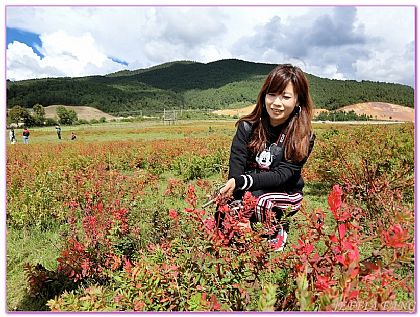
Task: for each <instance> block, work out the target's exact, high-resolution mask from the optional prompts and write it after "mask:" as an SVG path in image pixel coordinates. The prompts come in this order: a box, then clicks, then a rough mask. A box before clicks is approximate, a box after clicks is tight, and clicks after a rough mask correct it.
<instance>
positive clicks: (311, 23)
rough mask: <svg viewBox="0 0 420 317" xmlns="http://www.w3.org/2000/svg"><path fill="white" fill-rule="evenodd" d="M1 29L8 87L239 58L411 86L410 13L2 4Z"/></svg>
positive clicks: (311, 8) (379, 9) (386, 8)
mask: <svg viewBox="0 0 420 317" xmlns="http://www.w3.org/2000/svg"><path fill="white" fill-rule="evenodd" d="M6 25H7V34H6V39H7V48H6V57H7V62H6V68H7V69H6V73H7V78H8V79H11V80H21V79H29V78H41V77H58V76H71V77H73V76H87V75H103V74H108V73H111V72H115V71H118V70H123V69H130V70H133V69H139V68H147V67H151V66H154V65H157V64H161V63H165V62H169V61H175V60H194V61H198V62H203V63H207V62H211V61H215V60H219V59H225V58H238V59H243V60H247V61H253V62H266V63H274V64H279V63H285V62H287V63H292V64H297V65H299V66H301V67H302V68H303V69H304V70H305V71H306V72H308V73H311V74H314V75H317V76H320V77H326V78H334V79H354V80H373V81H383V82H394V83H401V84H407V85H411V86H413V85H414V49H415V45H414V27H415V25H414V7H413V6H400V7H399V6H320V7H316V6H300V7H295V6H274V5H273V6H264V7H263V6H250V7H246V6H229V7H227V6H207V7H194V6H184V7H164V6H161V7H153V6H148V7H142V6H130V7H128V6H125V7H123V6H112V7H104V6H102V7H101V6H91V7H89V6H83V7H82V6H79V7H77V6H74V7H70V6H60V7H57V6H36V7H35V6H32V7H31V6H16V7H15V6H8V7H6Z"/></svg>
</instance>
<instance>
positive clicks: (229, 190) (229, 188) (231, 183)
mask: <svg viewBox="0 0 420 317" xmlns="http://www.w3.org/2000/svg"><path fill="white" fill-rule="evenodd" d="M235 187H236V182H235V179H234V178H231V179H229V180H228V181H227V182H226V184H225V186H223V187H222V188H221V189H220V191H219V193H220V195H223V196H227V197H231V196H233V191H234V190H235Z"/></svg>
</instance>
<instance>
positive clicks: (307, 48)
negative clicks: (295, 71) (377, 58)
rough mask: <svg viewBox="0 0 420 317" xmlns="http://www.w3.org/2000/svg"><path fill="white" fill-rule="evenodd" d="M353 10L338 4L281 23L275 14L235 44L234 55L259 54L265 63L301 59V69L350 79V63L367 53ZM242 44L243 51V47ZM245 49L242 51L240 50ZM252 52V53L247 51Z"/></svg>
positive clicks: (365, 40)
mask: <svg viewBox="0 0 420 317" xmlns="http://www.w3.org/2000/svg"><path fill="white" fill-rule="evenodd" d="M356 13H357V9H356V8H354V7H338V8H334V9H333V10H332V11H331V12H328V13H321V14H320V15H318V14H316V15H312V14H306V15H303V16H297V17H295V18H293V19H290V20H289V21H287V22H283V21H282V19H281V18H280V17H278V16H274V17H272V19H271V20H270V21H269V22H268V23H266V24H264V25H261V26H259V27H258V28H257V29H256V32H255V34H254V35H253V36H250V37H244V38H242V39H240V40H239V41H238V43H237V44H236V46H235V52H236V53H237V54H243V56H244V57H245V58H246V57H247V56H249V57H251V58H256V57H257V56H263V57H264V58H265V60H266V61H267V62H273V63H282V62H290V61H294V60H300V61H304V64H305V70H306V71H307V72H311V71H312V72H314V74H316V75H318V76H322V77H329V78H340V79H346V78H352V77H354V76H355V70H354V68H353V63H354V62H356V60H357V59H358V58H365V57H367V56H369V51H368V49H367V48H366V47H365V43H366V42H367V41H368V40H369V38H368V36H367V35H366V34H365V32H364V27H363V25H359V24H356ZM244 47H246V48H247V49H246V50H243V48H244ZM244 51H246V53H241V52H244ZM250 52H252V53H250Z"/></svg>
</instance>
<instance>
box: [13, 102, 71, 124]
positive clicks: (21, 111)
mask: <svg viewBox="0 0 420 317" xmlns="http://www.w3.org/2000/svg"><path fill="white" fill-rule="evenodd" d="M56 112H57V120H55V119H51V118H46V117H45V109H44V107H43V106H42V105H40V104H36V105H34V107H33V108H32V109H31V110H29V109H27V108H23V107H21V106H15V107H13V108H11V109H9V110H8V112H7V124H8V125H11V124H14V125H16V126H18V125H19V124H21V123H23V124H24V125H25V126H26V127H32V126H53V125H56V124H64V125H72V124H74V123H76V122H78V121H79V119H78V117H77V113H76V111H74V110H72V109H66V108H65V107H64V106H59V107H57V110H56Z"/></svg>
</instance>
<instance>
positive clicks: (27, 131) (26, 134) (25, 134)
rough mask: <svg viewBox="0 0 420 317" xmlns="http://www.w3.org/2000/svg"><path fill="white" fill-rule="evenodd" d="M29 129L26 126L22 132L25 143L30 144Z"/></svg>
mask: <svg viewBox="0 0 420 317" xmlns="http://www.w3.org/2000/svg"><path fill="white" fill-rule="evenodd" d="M29 134H30V133H29V130H28V128H24V129H23V133H22V135H23V144H29Z"/></svg>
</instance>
